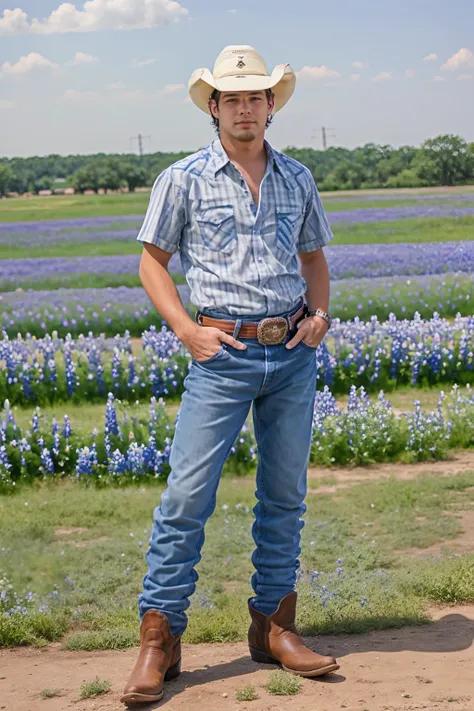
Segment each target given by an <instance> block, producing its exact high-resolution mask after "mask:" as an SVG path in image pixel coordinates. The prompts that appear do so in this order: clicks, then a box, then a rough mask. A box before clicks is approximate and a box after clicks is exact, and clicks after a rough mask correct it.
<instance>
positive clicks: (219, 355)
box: [193, 345, 227, 365]
mask: <svg viewBox="0 0 474 711" xmlns="http://www.w3.org/2000/svg"><path fill="white" fill-rule="evenodd" d="M225 353H227V350H226V348H225V346H223V345H221V347H220V348H219V350H218V351H217V353H215V354H214V355H213V356H211V357H210V358H206V360H196V358H193V360H194V362H195V363H199V365H207V364H208V363H213V362H214V361H215V360H219V359H220V358H222V356H223V355H224V354H225Z"/></svg>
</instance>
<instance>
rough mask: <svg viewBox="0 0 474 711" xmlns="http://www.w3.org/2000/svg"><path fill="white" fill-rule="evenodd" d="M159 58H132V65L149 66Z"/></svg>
mask: <svg viewBox="0 0 474 711" xmlns="http://www.w3.org/2000/svg"><path fill="white" fill-rule="evenodd" d="M159 61H160V60H159V59H134V60H133V62H132V66H133V67H149V66H150V64H155V62H159Z"/></svg>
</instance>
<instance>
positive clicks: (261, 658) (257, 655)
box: [249, 646, 280, 664]
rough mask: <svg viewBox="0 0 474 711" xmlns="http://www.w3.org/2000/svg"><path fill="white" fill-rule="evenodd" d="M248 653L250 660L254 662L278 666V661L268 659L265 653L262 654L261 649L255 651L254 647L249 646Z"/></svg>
mask: <svg viewBox="0 0 474 711" xmlns="http://www.w3.org/2000/svg"><path fill="white" fill-rule="evenodd" d="M249 651H250V656H251V657H252V660H253V661H254V662H260V663H261V664H279V663H280V662H279V661H278V659H274V657H270V656H269V655H268V654H267V653H266V652H263V651H262V650H261V649H257V648H256V647H250V646H249Z"/></svg>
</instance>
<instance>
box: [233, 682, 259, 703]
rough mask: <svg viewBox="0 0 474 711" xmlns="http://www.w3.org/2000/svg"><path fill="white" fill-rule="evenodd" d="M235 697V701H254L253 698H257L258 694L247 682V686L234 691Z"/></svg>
mask: <svg viewBox="0 0 474 711" xmlns="http://www.w3.org/2000/svg"><path fill="white" fill-rule="evenodd" d="M235 698H236V700H237V701H255V699H258V694H257V691H256V689H255V687H254V686H252V684H247V686H244V687H243V688H242V689H238V690H237V691H236V693H235Z"/></svg>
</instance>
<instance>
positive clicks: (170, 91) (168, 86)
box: [162, 84, 184, 94]
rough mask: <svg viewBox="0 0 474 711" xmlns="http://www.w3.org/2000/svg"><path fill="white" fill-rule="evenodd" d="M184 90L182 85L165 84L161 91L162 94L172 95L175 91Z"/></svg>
mask: <svg viewBox="0 0 474 711" xmlns="http://www.w3.org/2000/svg"><path fill="white" fill-rule="evenodd" d="M181 89H184V84H165V86H164V87H163V89H162V93H163V94H174V93H175V92H176V91H181Z"/></svg>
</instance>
